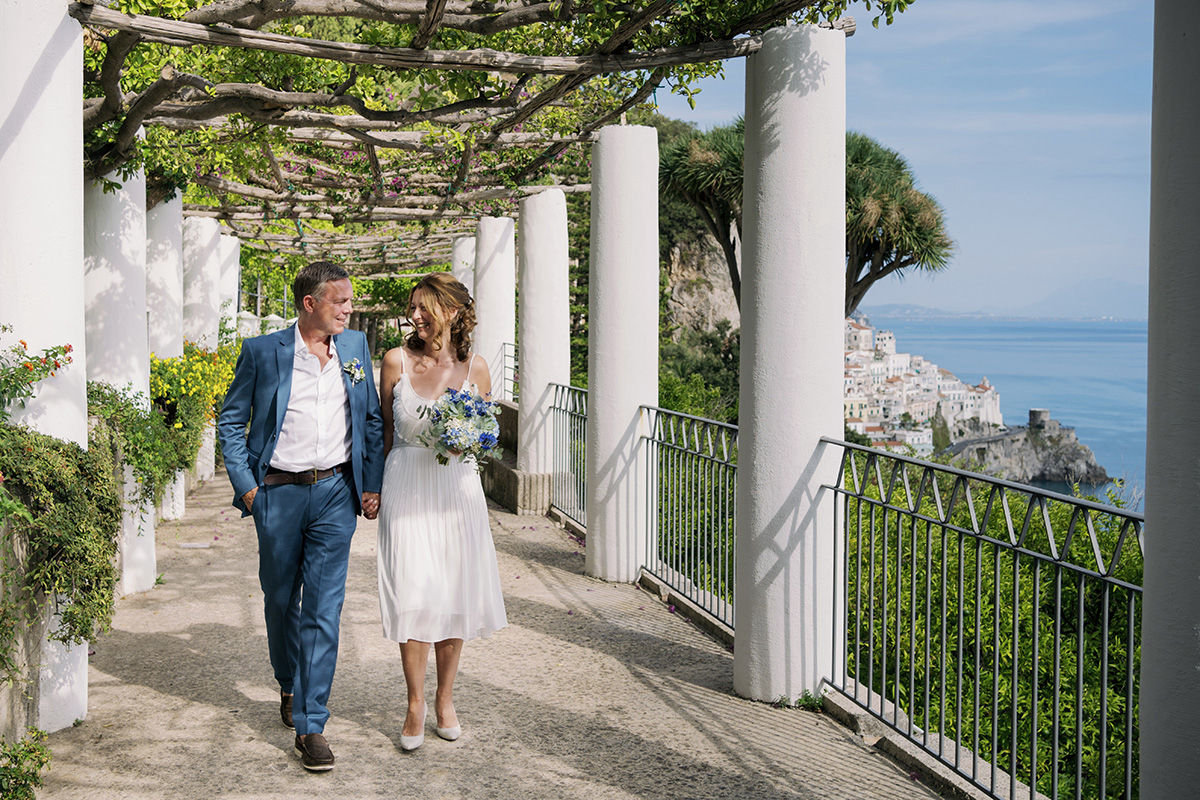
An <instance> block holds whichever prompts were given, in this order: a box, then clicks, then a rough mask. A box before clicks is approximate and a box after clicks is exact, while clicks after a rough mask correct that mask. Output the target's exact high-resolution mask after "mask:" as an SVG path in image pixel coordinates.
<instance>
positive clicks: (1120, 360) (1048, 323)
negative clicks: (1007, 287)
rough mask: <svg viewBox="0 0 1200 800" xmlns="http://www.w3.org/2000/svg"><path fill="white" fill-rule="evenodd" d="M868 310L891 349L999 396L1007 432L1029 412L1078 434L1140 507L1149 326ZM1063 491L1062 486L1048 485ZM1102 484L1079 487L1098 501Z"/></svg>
mask: <svg viewBox="0 0 1200 800" xmlns="http://www.w3.org/2000/svg"><path fill="white" fill-rule="evenodd" d="M864 313H866V315H867V317H868V319H869V321H870V324H871V326H872V327H874V328H875V329H876V330H880V329H882V330H890V331H892V332H893V333H895V335H896V351H897V352H900V353H914V354H918V355H921V356H924V357H925V358H927V359H929V360H931V361H933V362H935V363H936V364H937V365H938V366H939V367H943V368H944V369H948V370H950V371H951V372H953V373H954V374H955V375H957V376H958V378H959V379H960V380H962V381H964V382H966V383H971V384H976V383H979V381H980V380H982V379H983V378H984V377H985V376H986V377H987V379H988V380H989V381H990V382H991V384H992V385H993V386H994V387H996V391H997V392H999V394H1000V411H1001V413H1002V414H1003V415H1004V422H1005V424H1006V425H1024V424H1026V423H1027V422H1028V420H1029V409H1031V408H1046V409H1049V410H1050V417H1051V418H1052V419H1056V420H1058V421H1059V422H1060V423H1061V424H1063V425H1067V426H1070V427H1073V428H1075V433H1076V435H1077V436H1078V438H1079V441H1080V442H1082V443H1083V444H1085V445H1087V446H1088V447H1090V448H1091V449H1092V452H1093V453H1095V455H1096V460H1097V461H1098V462H1099V463H1100V465H1101V466H1102V467H1104V469H1105V470H1106V471H1107V472H1108V474H1109V476H1110V477H1113V478H1120V479H1122V480H1123V481H1124V483H1125V486H1124V488H1123V490H1122V491H1121V494H1122V497H1123V498H1124V499H1125V500H1126V501H1127V502H1130V503H1131V504H1132V505H1133V506H1134V507H1137V508H1140V507H1141V497H1142V494H1143V490H1144V488H1145V485H1146V341H1147V340H1146V335H1147V323H1146V321H1145V320H1140V321H1121V320H1067V319H1004V318H997V317H965V316H963V317H958V316H955V317H945V318H942V317H920V316H907V315H906V316H895V315H885V314H871V313H870V312H869V311H864ZM1045 487H1046V488H1049V489H1053V490H1055V491H1063V490H1064V489H1066V488H1067V487H1066V486H1064V485H1061V484H1059V485H1054V484H1046V485H1045ZM1107 488H1108V487H1106V486H1101V487H1086V491H1087V492H1088V493H1090V494H1095V495H1097V496H1099V497H1101V498H1103V496H1104V491H1105V490H1106V489H1107Z"/></svg>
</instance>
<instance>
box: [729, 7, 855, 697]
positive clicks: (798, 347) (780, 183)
mask: <svg viewBox="0 0 1200 800" xmlns="http://www.w3.org/2000/svg"><path fill="white" fill-rule="evenodd" d="M845 60H846V42H845V34H843V33H842V32H841V31H833V30H822V29H819V28H816V27H814V26H808V25H805V26H798V27H786V28H773V29H771V30H769V31H767V32H766V33H765V34H764V35H763V48H762V50H761V51H759V53H757V54H756V55H754V56H751V57H750V58H749V59H748V63H747V65H746V153H745V187H744V192H743V196H744V197H745V198H746V205H745V209H744V214H745V216H744V223H745V229H744V231H743V245H742V247H743V249H742V253H743V261H742V266H743V270H744V271H743V273H742V353H741V358H742V362H741V376H742V377H741V394H740V404H739V407H740V409H741V413H740V416H739V422H740V430H739V432H738V449H739V454H738V481H737V483H738V488H737V521H736V524H737V532H738V535H737V542H736V555H735V559H736V563H737V570H736V574H735V578H734V609H735V612H734V627H735V629H736V630H737V647H736V649H735V650H734V662H733V663H734V668H733V688H734V691H736V692H737V693H738V694H741V695H743V696H746V697H751V698H755V699H758V700H774V699H776V698H778V697H780V696H787V697H797V696H799V695H800V694H801V693H802V692H803V691H804V690H808V691H812V692H815V691H817V688H818V684H819V682H820V680H821V678H822V677H824V676H826V675H828V674H829V673H830V671H831V659H832V657H833V652H834V648H833V647H832V643H831V636H832V635H833V627H832V622H833V621H832V616H833V608H834V606H833V604H834V598H835V592H836V584H835V575H834V568H835V564H836V551H835V547H834V543H833V511H834V498H833V496H832V494H831V493H830V492H828V491H825V490H822V489H821V488H820V486H821V484H822V483H832V482H833V480H834V478H835V477H836V471H837V467H838V457H839V453H838V452H837V450H836V448H830V447H824V446H822V445H821V444H820V443H819V441H818V439H819V438H820V437H821V436H831V437H836V438H841V434H842V305H843V296H844V287H843V274H844V265H845V257H846V253H845V245H846V235H845V225H846V214H845V164H846V158H845V137H846V126H845V121H846V70H845ZM801 64H803V65H806V67H807V69H806V70H804V71H803V72H801V71H798V70H797V66H798V65H801Z"/></svg>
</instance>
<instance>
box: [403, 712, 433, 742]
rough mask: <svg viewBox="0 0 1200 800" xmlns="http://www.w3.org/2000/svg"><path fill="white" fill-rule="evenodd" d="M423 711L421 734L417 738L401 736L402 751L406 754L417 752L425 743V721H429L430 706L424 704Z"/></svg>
mask: <svg viewBox="0 0 1200 800" xmlns="http://www.w3.org/2000/svg"><path fill="white" fill-rule="evenodd" d="M421 710H422V711H423V712H424V713H422V714H421V732H420V733H418V734H417V735H416V736H405V735H404V734H403V733H401V734H400V749H401V750H404V751H405V752H409V751H412V750H416V749H417V748H418V747H420V746H421V745H423V744H424V743H425V721H426V720H427V719H429V706H427V705H425V704H422V709H421Z"/></svg>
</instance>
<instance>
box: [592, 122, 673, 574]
mask: <svg viewBox="0 0 1200 800" xmlns="http://www.w3.org/2000/svg"><path fill="white" fill-rule="evenodd" d="M643 405H647V406H656V405H658V132H657V131H656V130H655V129H654V128H649V127H644V126H640V125H628V126H624V125H610V126H608V127H605V128H601V129H600V136H599V139H598V140H597V142H596V144H595V145H594V146H593V148H592V241H591V264H590V272H589V276H588V417H587V443H588V446H587V464H586V471H587V532H588V535H587V548H586V554H585V569H586V571H587V573H588V574H589V575H593V576H595V577H598V578H603V579H604V580H609V581H634V580H637V577H638V570H639V568H640V567H641V564H642V561H643V559H644V558H645V555H646V548H647V546H648V540H647V537H648V527H649V526H648V524H647V522H648V521H647V518H646V514H647V508H646V502H647V498H646V487H645V485H644V483H645V474H644V472H643V470H642V456H641V447H640V444H641V443H640V437H641V435H642V433H643V431H644V426H643V416H644V415H643V413H642V412H641V411H640V410H639V407H640V406H643Z"/></svg>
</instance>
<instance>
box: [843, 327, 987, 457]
mask: <svg viewBox="0 0 1200 800" xmlns="http://www.w3.org/2000/svg"><path fill="white" fill-rule="evenodd" d="M844 367H845V371H844V377H843V381H842V386H843V392H842V409H843V412H844V413H843V416H844V419H845V422H846V426H847V427H848V428H850V429H851V430H853V431H855V432H856V433H860V434H863V435H865V436H867V437H868V438H869V439H870V440H871V442H872V443H873V444H877V445H878V446H881V447H887V448H889V449H898V450H908V449H910V448H911V450H912V451H914V452H915V453H916V454H917V455H928V454H930V453H932V452H933V423H934V419H935V418H936V417H938V416H939V415H940V417H941V419H942V420H944V421H945V423H946V425H947V427H953V426H954V425H955V424H956V423H961V422H967V421H969V420H978V422H979V423H982V424H984V425H994V426H1000V427H1003V425H1004V417H1003V415H1002V414H1001V413H1000V394H999V393H998V392H997V391H996V387H994V386H992V384H991V383H990V382H989V381H988V379H987V378H986V377H984V378H983V380H981V381H980V382H979V383H978V384H976V385H971V384H968V383H966V382H964V381H962V380H960V379H959V378H958V376H957V375H955V374H954V373H953V372H951V371H950V370H948V369H943V368H941V367H939V366H938V365H937V364H934V363H933V362H932V361H929V360H928V359H926V358H924V357H922V356H919V355H915V354H911V353H902V352H897V351H896V336H895V334H894V333H893V332H892V331H886V330H875V329H874V328H872V327H871V326H870V325H869V324H867V321H866V320H865V319H863V318H860V319H847V320H846V328H845V362H844Z"/></svg>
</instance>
